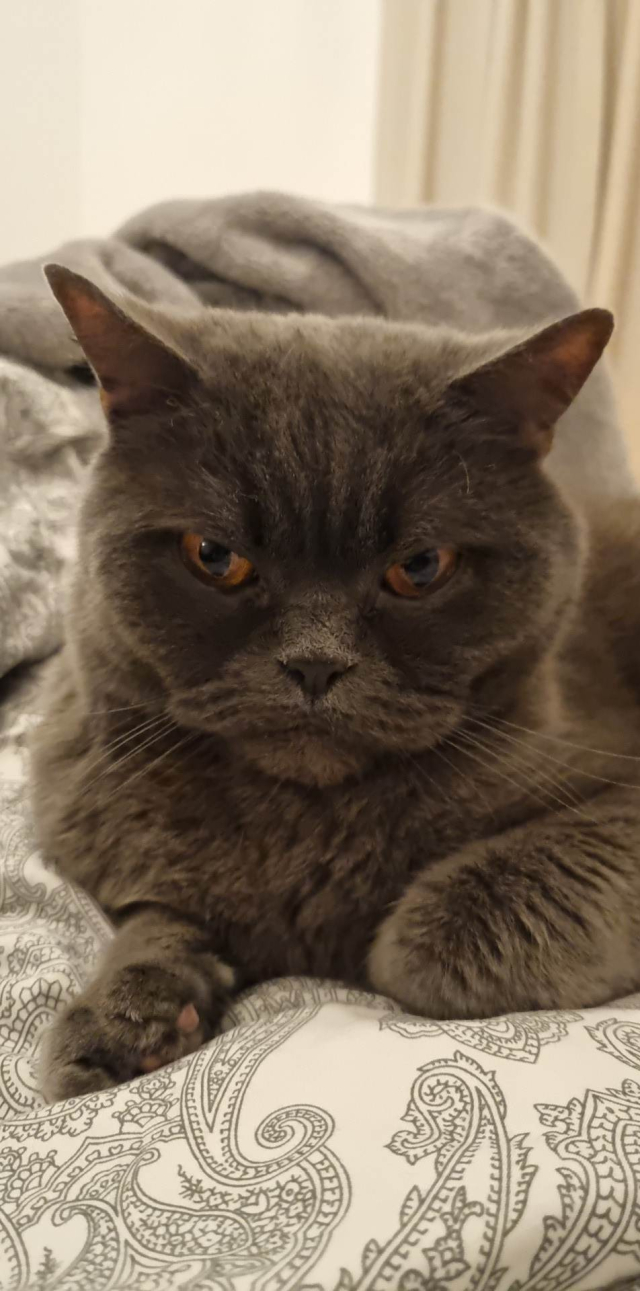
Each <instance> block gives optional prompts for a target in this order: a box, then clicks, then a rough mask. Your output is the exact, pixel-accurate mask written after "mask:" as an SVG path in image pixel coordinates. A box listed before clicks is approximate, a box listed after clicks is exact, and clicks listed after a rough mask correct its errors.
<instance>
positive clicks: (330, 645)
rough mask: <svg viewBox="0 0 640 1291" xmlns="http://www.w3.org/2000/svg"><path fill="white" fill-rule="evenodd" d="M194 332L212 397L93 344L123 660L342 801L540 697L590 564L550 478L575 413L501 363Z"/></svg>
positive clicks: (187, 713) (366, 344) (313, 339)
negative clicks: (535, 674) (351, 785)
mask: <svg viewBox="0 0 640 1291" xmlns="http://www.w3.org/2000/svg"><path fill="white" fill-rule="evenodd" d="M92 299H93V306H94V313H95V297H93V298H92ZM99 299H102V298H99ZM65 303H66V304H67V306H68V301H66V302H65ZM69 312H70V313H71V312H72V311H71V310H70V311H69ZM116 321H117V320H116ZM74 323H75V324H76V329H77V330H78V332H79V334H80V333H81V330H82V329H81V328H80V327H78V322H77V317H76V316H74ZM120 326H122V324H120ZM176 327H177V330H174V333H173V334H172V341H173V340H174V339H175V342H176V344H178V345H179V348H180V349H181V351H182V353H183V354H185V355H186V357H187V359H188V360H189V365H190V368H193V370H194V372H195V373H197V376H194V375H193V372H192V371H191V370H187V369H186V368H185V365H184V364H183V363H182V362H181V361H180V360H178V359H177V358H176V357H175V354H171V355H170V357H169V358H167V357H166V355H167V351H166V350H165V349H164V346H160V345H159V344H158V342H157V341H153V342H152V343H151V344H152V345H153V347H155V348H154V350H153V352H151V351H150V352H149V355H148V356H147V359H145V355H144V354H141V357H140V358H139V360H138V361H137V364H134V368H133V369H131V370H130V371H129V372H128V375H127V378H126V381H123V380H122V378H121V372H120V369H118V375H116V377H114V376H113V371H114V369H113V366H112V367H111V368H110V369H109V371H105V366H106V367H109V362H111V364H113V360H107V361H106V362H105V360H104V358H103V356H102V353H100V354H96V344H95V322H94V334H92V336H91V337H90V338H89V340H87V337H86V336H82V335H81V337H80V338H81V339H82V340H83V341H84V343H85V348H86V349H87V353H88V354H89V357H90V358H91V359H92V362H93V363H94V366H95V367H96V369H97V371H98V372H99V374H100V376H101V378H102V381H103V385H104V388H105V390H106V395H105V400H106V402H107V404H108V405H109V411H110V415H111V420H112V426H113V430H112V437H111V442H110V445H109V447H108V448H107V450H106V451H105V453H104V454H103V455H102V457H101V459H100V461H99V463H98V464H97V467H96V469H95V472H94V476H93V482H92V486H91V489H90V492H89V496H88V498H87V501H86V504H85V508H84V513H83V521H82V529H81V557H82V559H81V567H80V568H81V572H80V575H79V580H78V591H77V595H76V604H77V606H78V607H79V608H78V610H77V613H78V614H79V615H80V616H82V614H83V613H84V612H85V611H84V610H83V594H82V591H83V586H84V585H85V582H87V583H90V584H91V586H92V588H93V591H92V610H91V614H92V615H93V616H95V607H96V604H100V603H101V604H102V607H103V608H104V609H105V610H106V611H107V612H108V613H107V617H108V621H109V623H110V627H111V630H112V631H113V632H114V634H115V638H116V639H114V641H113V649H114V651H116V652H117V653H118V656H119V657H120V659H121V660H122V658H123V656H124V658H125V660H126V658H127V657H128V656H131V659H132V661H133V660H135V661H136V662H137V663H138V664H141V665H142V671H141V673H140V675H141V676H149V677H153V678H156V679H159V680H160V682H161V685H162V687H163V689H164V691H165V693H166V697H167V704H168V707H169V710H170V712H171V713H172V714H173V716H174V717H175V718H176V720H177V721H179V722H180V723H181V724H186V725H187V726H193V727H197V728H199V729H203V730H206V731H210V732H212V733H215V734H217V735H220V736H222V737H224V738H225V739H228V740H231V741H233V742H234V743H235V744H236V745H240V746H241V747H242V749H243V750H244V751H245V753H246V755H247V756H248V757H249V758H250V759H252V760H253V761H256V762H257V763H259V764H260V765H261V766H262V767H263V768H264V769H265V770H267V771H269V772H271V773H272V774H274V775H276V776H279V777H292V778H299V779H301V780H303V781H308V782H316V783H325V784H326V783H331V782H332V781H337V780H340V779H343V778H344V777H345V776H346V775H349V774H352V773H357V772H358V771H359V770H360V769H362V768H364V767H365V766H366V765H367V763H368V762H370V761H371V759H373V758H376V757H379V756H380V755H384V754H385V753H387V752H390V751H392V752H394V753H395V754H399V755H401V756H406V757H408V758H410V757H411V756H412V755H414V754H415V753H416V752H417V751H419V750H422V749H425V748H428V747H431V746H433V745H434V744H436V743H437V742H438V741H440V740H441V739H442V737H443V736H444V735H446V734H448V733H450V732H451V731H452V730H453V729H454V728H455V727H456V726H457V725H458V724H459V723H460V720H461V719H462V717H463V716H464V714H465V712H466V711H467V710H468V709H469V708H470V706H478V705H482V704H483V703H485V702H495V695H496V694H497V693H499V689H500V686H504V687H507V686H513V685H515V684H517V679H518V677H519V676H521V675H523V674H524V673H527V672H529V671H530V670H531V668H532V667H533V666H534V665H535V663H536V661H538V660H539V659H540V658H541V657H542V656H543V655H544V653H545V652H546V651H547V650H548V649H549V646H550V644H551V643H552V642H553V641H554V640H555V638H556V636H557V633H558V631H559V629H560V626H561V623H562V620H563V616H564V614H565V613H566V612H567V608H568V607H569V606H570V604H571V600H572V597H573V594H574V591H575V587H576V584H577V579H578V576H579V560H578V546H579V543H578V536H577V531H576V526H575V522H574V520H573V518H572V516H571V514H570V513H569V511H568V510H567V508H566V507H565V505H564V503H563V502H562V501H561V500H560V498H559V496H558V495H557V493H556V491H555V489H554V488H553V486H552V485H551V484H550V482H549V481H548V479H547V478H546V476H545V475H544V473H543V471H542V469H541V468H540V466H539V465H538V462H537V455H538V454H539V452H540V451H541V448H542V446H543V445H544V446H545V447H546V445H547V444H548V442H549V434H548V429H549V423H550V421H551V420H552V418H551V417H550V413H549V408H548V407H546V405H545V408H544V409H542V411H540V412H539V413H538V410H537V409H536V407H535V406H534V405H535V394H534V392H532V390H531V389H526V390H525V391H524V401H523V394H522V391H520V393H517V392H516V393H515V394H514V389H513V384H514V379H513V373H512V372H510V371H506V372H504V373H502V375H501V376H500V375H498V368H499V364H498V365H495V364H494V365H490V366H489V367H486V366H485V365H484V361H485V359H486V358H487V357H488V356H490V355H491V353H492V346H493V353H495V352H496V341H495V339H494V340H493V342H490V341H485V342H483V343H476V345H475V346H474V345H472V344H471V343H470V342H469V341H465V340H463V339H462V338H456V337H453V336H450V335H444V334H443V335H435V336H434V335H433V334H432V335H431V336H429V335H428V334H427V333H425V332H423V331H422V330H421V329H417V328H416V329H407V328H401V327H394V326H392V325H385V324H382V323H375V322H370V321H363V320H357V321H356V320H343V321H338V322H329V321H327V320H321V319H314V318H297V317H296V318H275V319H271V318H268V317H265V316H259V315H231V314H225V313H220V314H210V315H208V316H204V317H203V318H200V319H199V320H198V321H197V322H185V321H183V323H182V324H181V325H175V324H174V328H176ZM592 330H593V329H592ZM116 331H117V328H116ZM574 332H575V328H574ZM142 335H143V336H145V340H146V342H148V341H149V338H148V337H146V334H145V333H142ZM136 337H137V340H138V341H139V335H138V333H137V332H136ZM92 344H93V349H92ZM553 344H555V347H556V350H557V349H558V343H557V342H556V341H554V342H553ZM576 344H577V343H576V341H575V336H574V335H572V345H573V348H574V351H575V349H576ZM98 348H99V346H98ZM123 348H124V350H126V349H127V347H126V345H124V347H123V342H122V339H120V341H119V342H118V344H117V345H116V349H118V352H119V353H120V354H121V353H122V351H123ZM499 348H500V346H499V345H498V349H499ZM502 348H504V342H503V345H502ZM543 348H544V347H543ZM547 348H549V347H548V346H547ZM552 348H553V346H552ZM566 349H567V346H566V343H565V350H566ZM592 349H593V346H592ZM131 350H132V346H131V345H129V353H131ZM163 354H164V356H165V358H164V367H162V362H163V359H162V355H163ZM596 357H597V355H596ZM152 359H153V364H156V365H157V364H160V368H159V369H157V370H156V368H155V367H153V364H152V362H151V360H152ZM574 359H575V355H574ZM593 361H595V359H594V360H593ZM145 362H147V363H148V365H149V364H151V366H152V368H153V372H152V376H151V378H149V377H146V376H144V375H143V377H142V378H140V375H139V374H140V373H141V372H142V373H144V371H145ZM513 362H514V360H511V363H512V364H513ZM519 362H520V368H521V372H522V371H523V372H524V384H525V386H526V382H527V380H529V381H530V372H529V369H530V367H531V360H530V356H527V358H526V361H525V364H524V369H523V368H522V360H519ZM516 366H517V364H516ZM583 366H586V364H585V363H583ZM117 367H118V360H116V368H117ZM478 370H479V373H480V375H479V374H478ZM587 370H588V369H587ZM131 371H133V376H132V375H131ZM460 373H467V374H469V373H471V375H467V376H465V377H464V378H463V379H460ZM487 373H488V376H487V375H486V374H487ZM586 374H587V373H586V371H585V372H584V374H583V375H582V380H584V376H586ZM141 379H142V382H143V384H144V381H145V380H146V382H147V386H146V387H145V390H146V393H145V394H144V395H143V396H142V397H141V395H140V388H139V387H140V380H141ZM136 383H137V384H136ZM497 383H498V384H501V385H502V387H503V394H502V395H500V393H499V390H498V384H497ZM542 384H543V385H544V382H543V383H542ZM565 384H567V385H570V384H571V382H570V379H569V378H568V379H567V382H565ZM573 384H574V385H575V384H576V382H575V379H574V381H573ZM580 384H581V381H580ZM149 385H151V387H152V394H151V395H149V391H148V388H147V387H149ZM516 385H517V382H516ZM520 385H522V381H521V382H520ZM561 385H562V382H561V381H560V379H559V377H558V374H557V373H556V372H555V369H554V379H553V381H551V382H550V381H549V380H547V382H546V386H545V393H544V398H546V401H547V404H549V401H550V400H551V401H552V402H553V401H554V400H555V401H556V403H557V402H558V400H560V404H561V405H562V403H563V400H564V406H566V404H567V403H568V402H569V397H570V394H569V397H564V396H563V394H562V393H561V392H560V393H559V388H560V386H561ZM552 386H553V390H552V392H551V393H550V390H551V387H552ZM570 393H575V390H572V391H571V392H570ZM539 402H540V403H541V404H542V403H543V402H544V399H543V397H542V395H541V396H540V400H539ZM559 411H562V406H560V408H559ZM555 415H558V409H557V408H556V410H555ZM96 598H97V600H96ZM107 617H105V618H104V619H103V622H106V621H107ZM87 629H88V630H91V625H90V624H87V623H86V622H85V623H84V629H83V630H84V631H86V630H87ZM490 695H491V696H493V697H494V698H492V699H491V700H490V701H489V698H488V697H489V696H490Z"/></svg>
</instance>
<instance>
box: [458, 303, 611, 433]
mask: <svg viewBox="0 0 640 1291" xmlns="http://www.w3.org/2000/svg"><path fill="white" fill-rule="evenodd" d="M612 331H613V315H612V314H610V313H609V311H608V310H607V309H584V310H582V311H581V312H580V313H579V314H572V315H571V316H570V317H569V318H563V319H561V320H560V322H558V323H552V324H551V325H550V326H549V327H545V328H544V329H543V330H542V331H541V332H536V333H535V335H534V336H531V337H529V338H528V339H527V340H525V341H522V342H521V343H520V344H519V345H516V346H514V347H513V348H512V349H509V350H507V351H506V352H505V353H504V354H501V355H499V356H498V358H496V359H492V360H491V361H490V362H489V363H485V364H483V365H482V367H479V368H476V369H475V370H474V371H473V372H469V373H467V374H465V375H464V376H462V377H459V378H457V380H455V381H454V382H453V384H452V386H451V387H450V389H451V391H452V392H456V391H457V392H459V393H460V394H462V395H463V397H464V398H465V400H466V399H468V400H469V401H470V402H472V403H473V404H474V405H475V407H476V408H478V410H479V411H481V412H483V413H485V414H486V415H487V416H489V417H490V418H492V420H493V419H495V421H496V423H497V424H498V425H505V426H508V427H510V428H511V429H512V430H515V432H516V433H517V436H518V442H519V443H521V444H522V446H523V447H526V448H528V449H531V450H532V451H533V452H534V453H535V454H536V455H537V456H538V457H544V456H545V454H546V453H548V452H549V449H550V448H551V444H552V441H553V429H554V426H555V423H556V422H557V420H558V418H559V417H561V416H562V413H563V412H565V411H566V409H567V408H568V407H569V404H570V403H572V401H573V400H574V399H575V397H576V395H577V394H578V391H579V390H580V389H581V387H582V386H583V385H584V382H585V381H586V379H587V377H588V376H589V373H590V372H591V370H592V368H593V367H594V366H595V364H596V363H597V361H598V359H599V358H600V355H601V354H602V351H603V350H604V348H605V346H606V344H607V341H608V340H609V337H610V336H611V333H612Z"/></svg>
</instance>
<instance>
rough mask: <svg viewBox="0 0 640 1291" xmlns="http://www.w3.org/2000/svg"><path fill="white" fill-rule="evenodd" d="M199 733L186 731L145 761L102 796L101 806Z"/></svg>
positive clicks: (194, 738)
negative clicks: (138, 768) (175, 741)
mask: <svg viewBox="0 0 640 1291" xmlns="http://www.w3.org/2000/svg"><path fill="white" fill-rule="evenodd" d="M163 734H165V732H161V735H163ZM201 734H202V732H201V731H187V732H186V734H185V735H183V736H182V739H180V740H178V741H177V743H176V744H172V745H171V746H170V747H169V748H168V749H165V750H164V752H163V753H160V754H158V757H156V758H152V759H151V761H150V762H145V764H144V766H142V767H140V770H139V771H135V772H134V774H133V775H131V776H129V778H128V779H127V780H124V781H123V783H122V784H118V785H116V787H115V789H113V790H112V792H111V793H110V794H107V797H106V798H104V799H103V800H102V802H101V804H100V806H101V808H103V807H105V806H106V805H107V803H108V802H110V801H111V799H112V798H115V797H116V796H118V795H119V794H121V793H123V792H124V791H125V789H128V788H129V787H130V786H131V785H132V784H133V783H134V781H135V780H139V779H140V776H143V775H146V774H147V772H148V771H151V769H152V767H156V766H158V764H159V763H160V762H163V761H164V759H165V758H168V757H169V755H170V754H171V753H177V752H178V750H179V749H183V748H184V747H185V745H186V744H187V743H189V742H190V741H193V740H196V739H198V738H199V736H201ZM161 735H160V736H157V737H156V741H155V742H157V740H158V739H160V738H161ZM153 742H154V741H152V743H153ZM125 760H126V759H125Z"/></svg>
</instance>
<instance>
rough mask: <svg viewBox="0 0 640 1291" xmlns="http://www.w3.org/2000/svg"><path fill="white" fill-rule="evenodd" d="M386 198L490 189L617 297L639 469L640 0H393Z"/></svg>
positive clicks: (615, 356)
mask: <svg viewBox="0 0 640 1291" xmlns="http://www.w3.org/2000/svg"><path fill="white" fill-rule="evenodd" d="M376 160H377V200H378V201H379V202H381V203H383V204H392V205H402V206H414V205H418V204H419V203H421V202H438V203H439V204H460V203H469V202H485V203H490V204H492V205H498V206H501V207H503V208H505V209H508V210H510V211H512V212H513V213H514V214H515V216H516V217H517V218H518V220H519V221H520V223H521V224H523V225H524V226H525V227H527V228H528V229H529V230H530V231H533V232H535V233H536V234H537V236H538V237H539V238H541V239H542V241H543V242H544V243H545V244H546V245H547V247H548V249H549V250H550V251H551V253H552V254H553V255H554V257H555V259H556V260H557V261H558V263H559V264H560V265H561V266H562V268H563V269H564V272H565V274H566V275H567V277H568V278H569V279H570V281H571V282H572V283H573V285H574V287H575V288H576V289H577V291H578V292H579V293H580V295H581V296H582V298H583V299H584V300H585V301H586V302H589V303H592V304H599V305H606V306H608V307H609V308H610V309H613V311H614V313H615V315H616V319H617V324H618V326H617V330H616V333H615V337H614V344H613V347H612V360H613V366H614V375H615V378H616V385H617V390H618V397H619V402H620V407H621V413H622V418H623V422H624V425H625V427H626V430H627V434H628V437H629V442H630V444H631V448H632V452H633V456H634V461H635V464H636V467H637V469H638V471H639V472H640V0H383V29H382V55H381V84H380V100H379V119H378V133H377V159H376Z"/></svg>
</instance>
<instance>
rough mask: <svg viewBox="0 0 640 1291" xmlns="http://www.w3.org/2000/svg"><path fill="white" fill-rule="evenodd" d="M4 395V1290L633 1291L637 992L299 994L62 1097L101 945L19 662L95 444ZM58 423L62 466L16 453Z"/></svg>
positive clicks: (297, 986) (55, 454) (6, 368)
mask: <svg viewBox="0 0 640 1291" xmlns="http://www.w3.org/2000/svg"><path fill="white" fill-rule="evenodd" d="M7 391H9V393H8V394H7ZM2 392H4V395H5V398H4V403H2V402H0V418H1V416H2V415H4V413H6V411H7V409H9V410H10V411H11V415H12V426H13V428H14V439H13V441H12V443H13V446H14V448H13V449H12V454H13V456H12V458H11V459H10V456H9V452H8V451H7V455H6V457H5V466H6V463H7V462H9V461H10V460H11V462H12V470H14V474H13V475H12V477H11V488H10V491H9V493H7V492H5V494H4V496H3V505H4V503H5V501H6V511H3V524H2V532H1V534H0V605H2V604H3V603H4V605H5V607H6V605H7V604H8V603H9V599H8V598H9V597H11V604H12V606H17V607H18V612H14V611H13V610H12V614H11V615H10V616H9V619H7V616H6V612H5V616H4V618H3V620H2V622H1V625H0V626H1V630H2V635H1V638H0V670H1V671H2V672H3V673H4V674H5V677H4V681H3V683H2V685H3V700H4V702H3V706H2V723H3V725H2V728H0V1291H27V1289H28V1291H53V1289H54V1288H55V1291H88V1289H92V1291H118V1289H120V1288H122V1289H124V1288H128V1289H130V1291H165V1289H167V1291H168V1289H169V1288H189V1289H190V1291H383V1289H384V1291H569V1289H570V1288H581V1289H582V1291H597V1289H598V1288H604V1287H614V1286H615V1287H623V1286H624V1287H628V1288H636V1291H637V1289H638V1288H640V1205H639V1189H640V1000H636V1001H633V1000H631V1001H627V1002H626V1003H624V1004H622V1005H618V1006H614V1005H611V1006H609V1007H608V1008H601V1009H593V1010H585V1011H583V1012H573V1013H562V1014H550V1013H549V1014H530V1015H521V1016H512V1017H506V1018H497V1019H495V1020H492V1021H488V1022H487V1021H485V1022H476V1023H469V1022H465V1023H462V1022H451V1023H442V1022H439V1023H436V1022H430V1021H426V1020H424V1019H419V1018H414V1017H409V1016H407V1015H405V1014H403V1013H401V1012H400V1011H398V1010H397V1009H396V1008H395V1007H394V1006H392V1005H391V1004H389V1002H388V1001H385V1000H383V999H381V998H379V997H376V996H373V995H366V994H362V993H358V992H353V991H348V990H346V989H345V988H343V987H340V986H339V985H337V984H334V983H329V982H313V981H303V980H297V979H295V980H294V979H287V980H282V981H277V982H272V983H268V984H267V985H265V986H263V987H260V988H259V989H257V990H254V991H251V992H249V993H247V994H245V995H244V996H241V997H240V998H239V999H238V1000H237V1001H235V1003H234V1005H233V1008H232V1009H231V1011H230V1012H229V1014H228V1016H227V1018H226V1021H225V1026H224V1030H223V1033H222V1034H221V1035H220V1036H218V1037H217V1038H216V1039H215V1040H213V1041H212V1042H211V1043H210V1044H209V1045H208V1046H207V1047H206V1048H204V1049H202V1050H201V1051H199V1052H198V1053H197V1054H195V1055H193V1056H191V1057H189V1058H187V1059H184V1060H183V1061H181V1062H179V1063H176V1064H174V1065H173V1066H172V1067H169V1068H165V1069H163V1070H161V1071H159V1072H156V1073H153V1074H151V1075H148V1076H143V1077H141V1078H140V1079H139V1080H136V1081H134V1082H132V1083H131V1084H129V1085H124V1086H121V1087H120V1088H119V1089H117V1090H112V1091H108V1092H106V1093H101V1094H96V1095H91V1096H89V1097H86V1098H81V1099H72V1100H70V1101H69V1102H66V1103H61V1104H58V1105H57V1106H55V1107H45V1106H44V1105H43V1102H42V1099H41V1097H40V1095H39V1094H38V1092H37V1051H38V1045H39V1041H40V1038H41V1036H42V1033H43V1031H44V1029H45V1027H46V1026H47V1024H48V1022H49V1021H50V1019H51V1018H52V1016H53V1015H54V1013H55V1012H56V1011H57V1010H58V1009H60V1008H62V1006H63V1005H64V1003H65V1001H66V1000H67V999H68V998H69V996H70V995H72V994H73V993H74V992H75V991H77V990H78V988H79V987H80V985H81V984H82V983H83V982H84V981H85V980H86V978H87V976H88V975H89V974H90V972H91V969H92V965H93V963H94V961H95V958H96V955H97V953H98V952H99V950H100V947H101V946H102V945H103V944H104V943H105V940H106V939H107V938H108V937H109V936H110V930H109V928H108V926H107V924H106V922H105V920H104V918H103V917H102V915H101V914H100V912H99V911H98V910H97V909H96V908H95V907H94V906H93V904H92V903H91V901H89V899H88V898H87V897H86V896H84V895H83V893H81V892H79V891H76V890H74V889H73V888H72V887H71V886H70V885H68V884H66V883H63V882H62V881H61V880H60V879H59V878H57V877H56V875H55V874H53V873H52V872H51V871H49V870H47V869H46V868H45V867H44V866H43V864H42V861H41V859H40V857H39V856H38V854H37V852H36V850H35V848H34V844H33V840H32V836H31V833H30V826H29V811H28V801H27V797H26V790H25V785H26V774H27V766H26V756H27V755H26V747H25V746H26V737H27V735H28V732H29V730H30V729H31V727H32V726H33V723H34V722H35V721H37V720H38V718H37V714H36V711H35V685H34V682H35V674H36V673H37V669H34V668H32V669H30V670H29V671H27V672H26V673H25V672H24V669H22V670H21V671H20V672H19V673H18V674H17V675H15V676H12V674H11V671H10V670H11V669H12V668H14V666H15V665H16V664H18V663H21V662H22V663H23V664H24V662H25V661H29V660H35V659H37V658H41V657H42V656H43V655H44V654H46V653H47V651H48V650H50V649H51V648H52V647H53V645H54V643H55V641H56V639H57V633H58V630H59V623H58V606H59V599H60V598H59V578H60V573H61V570H62V568H63V565H64V560H65V556H66V553H67V551H68V543H69V540H68V532H69V521H70V519H71V517H72V514H73V510H74V506H75V497H76V492H77V483H78V479H79V478H80V476H81V473H82V466H83V461H84V458H85V456H86V449H87V443H88V442H89V441H91V438H92V437H91V435H89V436H87V432H86V425H87V422H86V420H83V418H82V417H81V416H79V415H78V407H79V405H77V403H76V402H75V396H71V395H70V393H69V392H68V391H66V390H65V389H64V388H63V387H60V386H57V385H54V384H53V383H49V382H45V381H44V379H43V378H40V377H38V376H37V375H36V374H34V373H30V372H27V371H26V370H24V369H20V368H18V367H12V366H11V365H9V364H5V365H0V393H2ZM49 407H50V408H51V409H53V410H56V409H57V414H58V415H57V420H56V419H55V418H50V417H49V415H48V412H47V409H48V408H49ZM18 410H19V417H18V418H17V420H16V416H17V411H18ZM45 413H46V415H45ZM39 418H40V422H42V431H43V434H45V433H46V434H48V435H50V436H52V438H51V439H49V440H47V441H46V442H47V452H46V454H45V457H46V458H47V462H48V465H47V462H45V461H43V460H40V459H39V461H38V463H37V464H36V462H35V460H32V458H31V457H30V455H29V453H26V454H25V453H22V455H20V454H19V453H17V452H16V451H14V450H15V445H16V438H15V436H16V433H17V432H16V431H15V427H16V426H17V425H22V426H23V427H27V426H29V425H30V426H31V427H32V428H37V427H38V426H39V424H40V422H39ZM52 426H53V427H54V429H55V427H57V430H55V433H53V432H52ZM32 442H33V441H32ZM0 444H1V445H3V449H2V451H3V452H4V451H5V449H6V446H7V444H9V436H8V431H7V427H6V426H5V428H4V430H3V426H2V424H1V420H0ZM18 458H19V459H20V461H19V468H18V466H17V465H16V462H17V459H18ZM18 469H19V470H20V472H21V474H20V477H19V478H18V475H17V473H16V472H17V470H18ZM6 478H7V477H6V474H5V475H4V476H3V475H2V473H0V486H1V487H2V488H4V487H5V484H4V481H5V480H6ZM36 498H37V503H36ZM1 598H4V601H3V600H2V599H1Z"/></svg>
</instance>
